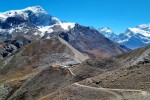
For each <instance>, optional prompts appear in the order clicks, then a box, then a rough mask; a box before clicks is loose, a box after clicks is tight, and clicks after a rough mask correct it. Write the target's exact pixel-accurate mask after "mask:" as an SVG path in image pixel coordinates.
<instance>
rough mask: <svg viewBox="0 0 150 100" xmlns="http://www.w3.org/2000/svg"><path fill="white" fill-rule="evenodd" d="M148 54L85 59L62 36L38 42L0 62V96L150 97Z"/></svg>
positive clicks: (13, 99)
mask: <svg viewBox="0 0 150 100" xmlns="http://www.w3.org/2000/svg"><path fill="white" fill-rule="evenodd" d="M37 53H38V54H37ZM64 53H65V55H64ZM60 54H61V55H60ZM149 54H150V47H149V46H148V47H143V48H140V49H137V50H134V51H131V52H128V53H124V54H121V55H118V56H116V57H112V58H107V59H100V58H92V59H88V60H85V59H87V56H86V55H85V54H82V53H80V52H78V51H77V50H75V49H74V48H72V47H71V46H70V47H69V44H67V43H66V42H65V41H63V40H61V39H56V40H42V41H34V42H33V43H31V44H29V45H27V46H25V48H22V49H21V50H20V51H19V52H17V53H16V54H15V55H12V56H10V57H7V58H5V59H4V60H2V61H1V62H0V64H1V69H0V71H1V74H0V75H1V76H0V97H1V98H0V99H1V100H7V99H8V100H37V99H40V100H149V99H150V78H149V76H150V74H149V71H150V58H149V57H150V56H149ZM47 56H48V57H47ZM61 56H63V57H62V58H61ZM26 57H27V58H26ZM81 57H84V59H81ZM29 58H30V60H29ZM41 58H42V59H41ZM46 58H47V59H46ZM74 58H76V59H78V60H76V59H74ZM79 58H80V59H79ZM56 59H57V60H56ZM84 60H85V61H84ZM78 61H82V63H81V62H78ZM14 62H15V63H14ZM80 63H81V64H80ZM13 66H15V67H13ZM66 66H67V67H66Z"/></svg>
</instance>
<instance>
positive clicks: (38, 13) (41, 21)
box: [0, 6, 61, 26]
mask: <svg viewBox="0 0 150 100" xmlns="http://www.w3.org/2000/svg"><path fill="white" fill-rule="evenodd" d="M12 17H13V18H14V17H15V18H18V19H22V20H24V22H25V21H30V22H32V23H33V24H35V25H38V26H47V25H53V24H58V23H61V21H60V20H59V19H58V18H56V17H54V16H52V15H49V14H48V13H47V12H46V11H45V10H44V9H43V8H42V7H40V6H33V7H27V8H25V9H21V10H10V11H7V12H4V13H0V21H1V22H5V21H7V19H8V18H12Z"/></svg>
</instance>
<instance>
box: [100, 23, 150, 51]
mask: <svg viewBox="0 0 150 100" xmlns="http://www.w3.org/2000/svg"><path fill="white" fill-rule="evenodd" d="M98 30H99V32H100V33H102V34H103V35H104V36H106V37H107V38H109V39H110V40H112V41H115V42H117V43H119V44H121V45H125V46H126V47H128V48H131V49H136V48H139V47H143V46H147V45H150V24H142V25H138V26H136V27H134V28H128V29H126V31H125V32H124V33H121V34H119V35H116V34H115V33H114V32H113V31H112V30H111V29H110V28H108V27H104V28H100V29H98Z"/></svg>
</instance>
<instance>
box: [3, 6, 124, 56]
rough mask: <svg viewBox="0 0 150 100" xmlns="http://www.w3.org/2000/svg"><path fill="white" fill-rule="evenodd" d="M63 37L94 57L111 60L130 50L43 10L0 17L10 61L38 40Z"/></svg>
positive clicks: (95, 31) (18, 11) (31, 9)
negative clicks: (23, 48) (12, 55)
mask: <svg viewBox="0 0 150 100" xmlns="http://www.w3.org/2000/svg"><path fill="white" fill-rule="evenodd" d="M58 37H61V38H63V39H64V40H66V41H67V42H68V43H69V44H70V45H71V46H73V47H74V48H75V49H77V50H78V51H80V52H82V53H86V54H88V55H89V56H91V57H101V58H105V57H111V56H114V55H117V54H121V53H123V52H125V51H127V50H126V48H122V46H120V45H118V44H116V43H114V42H112V41H111V40H109V39H107V38H106V37H104V36H103V35H102V34H100V33H99V32H98V31H97V30H96V29H94V28H91V27H86V26H82V25H79V24H77V23H72V22H63V21H61V20H59V19H58V18H56V17H54V16H52V15H50V14H48V13H47V12H46V11H45V10H44V9H43V8H41V7H40V6H34V7H28V8H25V9H22V10H11V11H7V12H4V13H0V42H1V44H2V45H1V46H0V54H1V57H2V58H3V57H6V56H9V55H11V54H12V53H14V52H16V51H17V50H18V49H19V48H21V47H23V46H25V45H27V44H29V43H31V42H32V41H34V40H41V39H55V38H58Z"/></svg>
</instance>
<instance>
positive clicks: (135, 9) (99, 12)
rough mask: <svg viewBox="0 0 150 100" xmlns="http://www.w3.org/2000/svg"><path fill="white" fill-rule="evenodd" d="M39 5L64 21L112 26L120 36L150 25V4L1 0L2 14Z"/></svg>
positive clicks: (138, 0) (141, 0) (149, 0)
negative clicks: (146, 24) (135, 28)
mask: <svg viewBox="0 0 150 100" xmlns="http://www.w3.org/2000/svg"><path fill="white" fill-rule="evenodd" d="M36 5H39V6H41V7H43V8H44V9H45V10H46V11H47V12H48V13H49V14H51V15H54V16H56V17H57V18H59V19H61V20H63V21H69V22H77V23H79V24H81V25H86V26H94V27H95V28H99V27H104V26H108V27H110V28H111V29H112V30H113V31H114V32H115V33H117V34H118V33H121V32H124V31H125V29H127V28H128V27H135V26H136V25H139V24H144V23H150V0H1V3H0V12H3V11H7V10H11V9H22V8H26V7H28V6H36Z"/></svg>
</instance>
